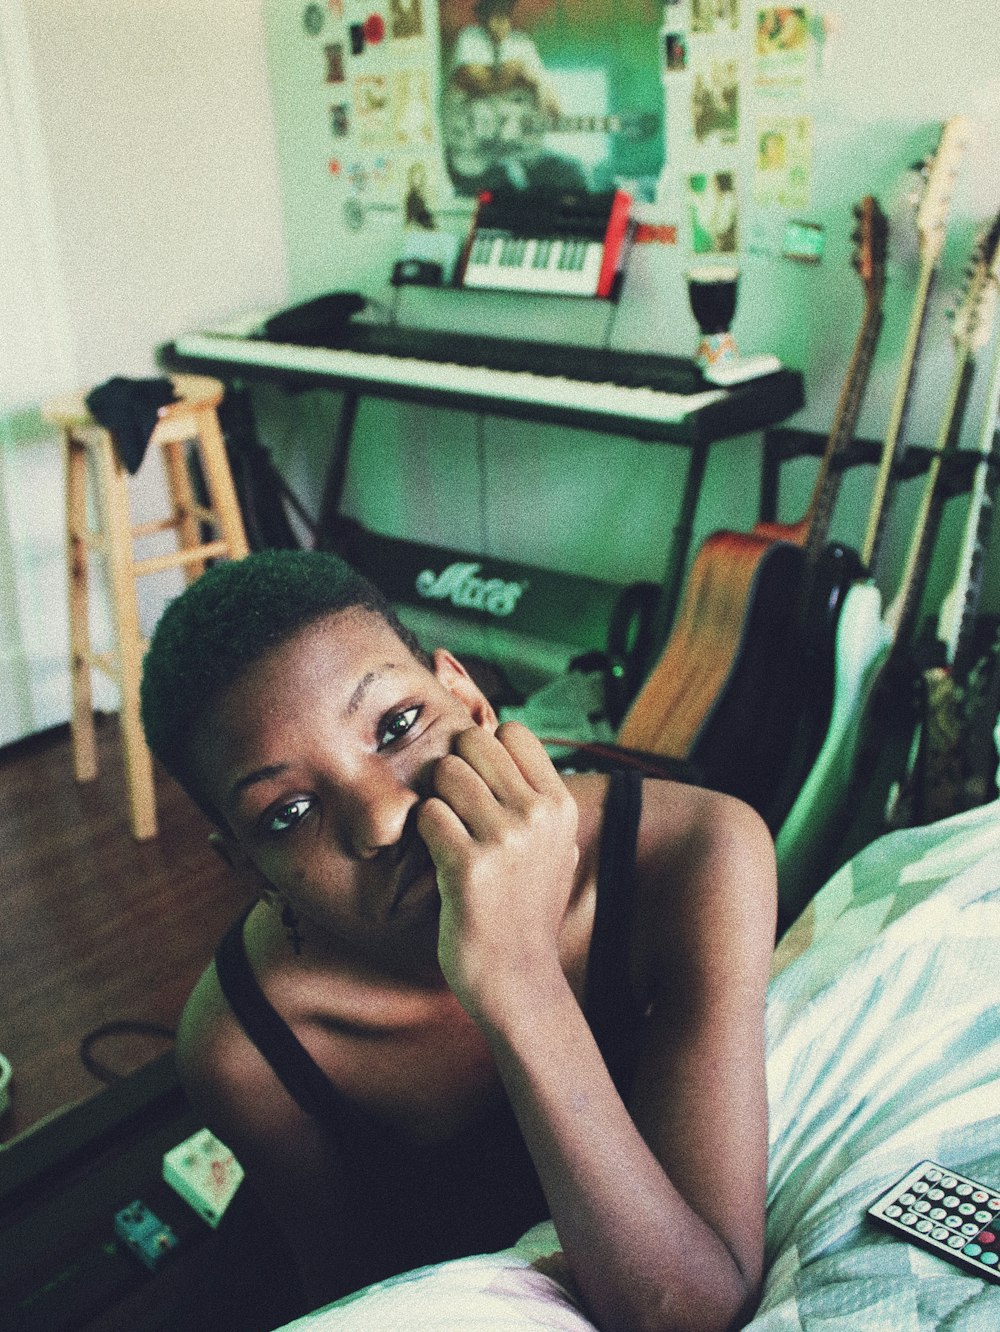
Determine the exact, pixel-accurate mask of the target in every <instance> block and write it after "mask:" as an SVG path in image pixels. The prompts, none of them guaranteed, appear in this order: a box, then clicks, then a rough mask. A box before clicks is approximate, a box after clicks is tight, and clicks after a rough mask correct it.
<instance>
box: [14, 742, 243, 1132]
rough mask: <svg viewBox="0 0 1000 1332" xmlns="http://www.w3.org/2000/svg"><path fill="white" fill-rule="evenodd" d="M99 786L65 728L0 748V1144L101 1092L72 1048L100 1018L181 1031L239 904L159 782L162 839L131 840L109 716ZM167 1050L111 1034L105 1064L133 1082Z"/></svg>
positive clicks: (151, 1040) (204, 826) (103, 1045)
mask: <svg viewBox="0 0 1000 1332" xmlns="http://www.w3.org/2000/svg"><path fill="white" fill-rule="evenodd" d="M97 734H98V750H99V771H98V776H97V779H96V781H94V782H91V783H87V784H85V785H78V784H77V783H76V782H75V781H74V779H73V771H72V761H71V757H70V742H69V730H68V728H65V729H64V728H58V729H56V730H54V731H51V732H47V733H45V734H44V735H40V736H35V737H32V738H30V739H29V740H25V741H22V742H20V743H19V744H17V745H13V746H9V747H8V748H6V749H3V750H0V911H2V927H0V1003H2V1012H0V1051H2V1052H3V1053H4V1054H5V1055H6V1056H7V1058H8V1059H9V1060H10V1062H11V1064H12V1065H13V1070H14V1077H13V1083H12V1086H11V1102H12V1104H11V1108H10V1109H9V1110H8V1111H7V1113H6V1114H5V1115H4V1116H3V1118H2V1119H0V1142H6V1141H9V1140H10V1139H11V1138H13V1137H14V1136H16V1135H17V1134H19V1133H21V1132H23V1131H24V1130H26V1129H28V1128H30V1127H32V1126H33V1125H35V1124H37V1123H38V1122H39V1121H40V1120H42V1119H43V1118H45V1117H47V1116H49V1115H51V1114H52V1113H54V1112H56V1111H58V1110H60V1109H62V1108H64V1107H65V1106H67V1105H69V1104H73V1103H74V1102H77V1101H79V1100H81V1099H84V1098H87V1097H90V1096H92V1095H93V1094H94V1093H95V1092H97V1091H99V1090H100V1089H101V1088H102V1087H103V1086H104V1085H105V1084H104V1083H103V1082H102V1081H101V1080H100V1079H99V1078H98V1077H96V1076H94V1075H93V1074H92V1073H91V1072H89V1071H88V1070H87V1068H86V1067H85V1066H84V1063H83V1061H82V1060H81V1057H80V1042H81V1040H82V1039H83V1038H84V1037H85V1036H86V1035H87V1034H88V1033H89V1032H92V1031H93V1030H94V1029H96V1028H97V1027H99V1026H101V1025H103V1024H104V1023H108V1022H116V1021H132V1020H135V1021H141V1022H153V1023H157V1024H161V1025H164V1026H166V1027H168V1028H170V1029H173V1028H174V1027H175V1026H176V1023H177V1019H178V1017H179V1015H180V1011H181V1008H182V1007H183V1004H184V1001H185V999H186V997H187V995H188V993H189V991H190V989H191V987H192V985H193V984H194V982H195V980H196V979H197V977H198V975H199V973H200V972H201V970H202V968H203V967H204V966H205V964H206V963H207V961H208V960H209V958H210V957H211V954H212V951H213V949H214V947H215V944H216V943H217V941H218V939H219V937H220V936H221V934H222V933H223V931H224V930H225V928H226V926H227V925H228V924H229V922H230V921H231V920H232V919H233V917H234V916H235V915H236V913H237V912H238V911H239V910H240V907H241V906H242V905H243V903H244V901H245V898H244V896H243V894H242V892H241V890H240V889H239V888H238V887H237V886H236V884H235V883H234V882H233V881H232V879H231V878H230V876H229V874H228V871H227V870H226V867H225V866H224V865H223V863H222V862H221V860H220V859H219V858H218V856H216V854H215V853H214V852H213V851H212V850H211V849H210V847H209V846H208V842H207V834H208V827H209V825H208V823H207V821H206V820H205V818H204V817H203V816H202V815H201V814H200V813H199V812H198V810H197V809H196V808H195V807H194V806H193V805H192V804H191V802H190V801H189V800H188V798H187V796H185V795H184V793H183V792H182V791H181V790H180V788H179V787H177V785H176V784H175V783H174V782H173V781H172V780H171V779H170V778H169V777H167V776H166V774H164V773H163V772H162V771H158V772H157V778H156V780H157V803H158V812H159V819H160V832H159V835H158V836H157V837H156V838H155V839H153V840H152V841H149V842H144V843H138V842H136V841H134V840H133V838H132V836H131V833H130V831H129V827H128V820H127V816H126V813H125V805H124V776H123V771H122V762H121V754H120V748H119V741H118V724H117V717H114V716H105V717H100V718H99V719H98V726H97ZM169 1048H170V1042H169V1040H165V1039H163V1038H161V1037H153V1036H135V1035H133V1036H109V1037H106V1038H104V1039H102V1040H101V1041H100V1042H99V1043H97V1044H95V1045H94V1046H93V1050H92V1053H93V1055H94V1056H95V1057H96V1058H97V1059H99V1061H100V1063H101V1064H102V1065H104V1066H106V1067H107V1068H109V1069H112V1070H114V1071H115V1072H116V1073H120V1074H128V1073H131V1072H133V1071H134V1070H135V1069H137V1068H139V1067H141V1066H142V1065H144V1064H145V1063H147V1062H149V1061H150V1060H151V1059H153V1058H155V1057H156V1056H158V1055H160V1054H162V1053H163V1052H164V1050H167V1049H169Z"/></svg>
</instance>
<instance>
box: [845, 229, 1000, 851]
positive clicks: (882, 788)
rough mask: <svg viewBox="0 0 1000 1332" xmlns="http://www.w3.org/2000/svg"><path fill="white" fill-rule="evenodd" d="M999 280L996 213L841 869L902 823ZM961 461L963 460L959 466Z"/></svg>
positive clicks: (962, 334) (878, 682) (872, 715)
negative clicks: (921, 636) (933, 614)
mask: <svg viewBox="0 0 1000 1332" xmlns="http://www.w3.org/2000/svg"><path fill="white" fill-rule="evenodd" d="M998 281H1000V214H998V216H997V218H996V220H995V221H994V223H993V225H992V226H991V227H990V229H989V231H988V233H987V234H986V236H985V237H984V239H983V240H982V242H981V243H980V244H979V245H978V246H977V249H976V253H975V257H974V260H973V264H972V269H971V274H970V278H969V281H968V284H967V287H966V292H965V296H964V298H963V301H962V304H961V307H960V309H959V311H958V313H957V316H956V319H955V325H954V328H953V331H952V337H953V341H954V344H955V350H956V358H955V367H954V370H953V373H952V381H951V385H950V389H949V393H948V398H947V401H946V405H945V411H944V416H943V418H942V421H941V425H940V428H939V431H938V438H937V441H936V443H935V446H934V448H933V449H932V450H931V460H930V465H929V467H928V470H927V478H926V481H925V483H924V491H923V497H922V500H921V504H920V508H919V511H918V513H917V517H916V521H915V524H914V529H913V536H912V538H911V541H910V546H909V549H908V552H907V558H906V564H905V567H904V570H903V576H902V579H901V581H900V587H899V590H898V592H897V594H896V597H895V599H894V600H893V602H892V604H891V605H890V606H889V607H888V609H887V610H886V612H885V615H884V616H883V617H882V632H883V640H884V643H885V648H884V650H883V653H882V654H881V661H880V662H879V663H878V669H877V671H875V672H873V673H871V675H872V677H873V678H872V680H871V688H870V690H869V691H868V692H867V697H866V698H865V699H864V701H863V708H862V712H861V717H862V720H861V726H860V732H859V743H858V745H857V752H856V758H855V761H854V764H853V770H852V773H851V778H850V785H849V791H850V799H849V800H848V801H847V802H846V804H845V808H844V811H843V813H844V819H845V825H846V833H845V836H844V838H843V840H842V841H841V843H840V848H839V850H838V853H837V856H836V861H837V863H843V862H844V861H845V860H848V859H849V858H850V857H851V856H852V855H854V854H855V853H856V852H857V851H859V850H860V849H861V848H862V847H863V846H866V845H868V843H869V842H871V841H872V840H873V839H874V838H875V837H877V836H879V835H880V834H881V833H883V832H885V831H886V830H887V829H889V828H891V827H893V826H898V824H899V823H900V822H901V821H905V818H904V817H903V814H902V812H901V811H900V810H898V809H897V802H898V799H899V794H900V791H901V790H902V789H903V786H904V783H905V781H906V779H907V776H908V774H909V772H910V771H911V769H912V764H913V758H914V755H915V753H916V751H917V742H918V740H919V724H920V710H919V706H918V702H919V690H918V684H919V682H920V680H921V679H922V671H921V664H920V663H919V661H917V660H916V658H915V652H914V649H915V632H914V631H915V629H916V627H917V621H918V617H919V613H920V609H921V604H922V600H923V594H924V589H925V583H926V578H927V573H928V570H929V568H930V564H931V559H932V556H933V554H934V547H935V543H936V538H937V533H938V529H939V526H940V522H941V516H942V513H943V511H944V506H945V503H946V501H947V500H948V499H949V498H950V496H951V494H952V483H953V478H954V474H955V472H956V470H959V469H958V468H957V466H956V456H957V454H958V452H959V439H960V436H961V432H962V424H963V420H964V417H965V413H966V408H967V406H968V401H969V395H970V392H971V388H972V382H973V377H974V374H975V368H976V355H977V353H978V352H979V351H980V350H981V349H982V348H983V347H984V346H985V345H986V343H987V342H988V340H989V337H990V334H991V332H992V326H993V322H994V315H995V310H996V304H997V300H996V293H997V284H998ZM957 461H958V462H960V459H959V460H957Z"/></svg>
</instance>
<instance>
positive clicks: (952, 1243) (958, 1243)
mask: <svg viewBox="0 0 1000 1332" xmlns="http://www.w3.org/2000/svg"><path fill="white" fill-rule="evenodd" d="M948 1248H949V1249H964V1248H965V1240H964V1239H963V1238H962V1236H961V1235H952V1236H951V1237H950V1238H949V1240H948Z"/></svg>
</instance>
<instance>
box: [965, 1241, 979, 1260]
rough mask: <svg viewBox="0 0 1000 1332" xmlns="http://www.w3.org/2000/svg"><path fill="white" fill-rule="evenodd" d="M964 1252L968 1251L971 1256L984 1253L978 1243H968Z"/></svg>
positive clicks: (976, 1256) (975, 1256)
mask: <svg viewBox="0 0 1000 1332" xmlns="http://www.w3.org/2000/svg"><path fill="white" fill-rule="evenodd" d="M962 1252H963V1253H967V1254H968V1255H969V1257H970V1258H978V1257H979V1255H980V1254H981V1253H982V1249H981V1248H980V1247H979V1245H978V1244H967V1245H966V1246H965V1248H964V1249H963V1250H962Z"/></svg>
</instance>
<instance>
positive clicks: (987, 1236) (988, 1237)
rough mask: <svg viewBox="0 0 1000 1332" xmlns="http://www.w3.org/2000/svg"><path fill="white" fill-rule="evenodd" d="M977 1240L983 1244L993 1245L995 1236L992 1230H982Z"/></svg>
mask: <svg viewBox="0 0 1000 1332" xmlns="http://www.w3.org/2000/svg"><path fill="white" fill-rule="evenodd" d="M979 1238H980V1239H981V1240H982V1241H983V1243H984V1244H995V1243H996V1239H997V1237H996V1235H994V1233H993V1231H992V1230H984V1231H983V1233H982V1234H981V1235H980V1236H979Z"/></svg>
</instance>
